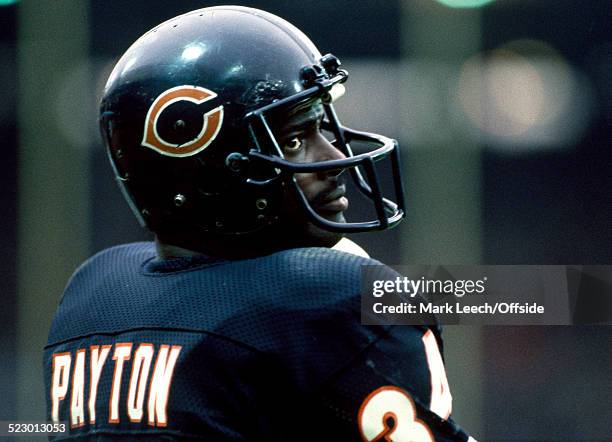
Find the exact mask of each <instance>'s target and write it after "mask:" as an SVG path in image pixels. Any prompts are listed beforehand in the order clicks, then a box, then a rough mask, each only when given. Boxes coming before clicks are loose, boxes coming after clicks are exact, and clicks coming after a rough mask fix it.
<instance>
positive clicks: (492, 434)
mask: <svg viewBox="0 0 612 442" xmlns="http://www.w3.org/2000/svg"><path fill="white" fill-rule="evenodd" d="M26 3H28V4H30V5H31V4H32V3H31V2H22V3H16V4H12V5H6V6H0V22H1V23H2V26H0V60H1V66H2V67H1V69H0V82H1V84H2V86H1V87H0V100H1V103H2V106H1V108H0V139H1V140H2V147H3V152H4V155H3V161H1V162H0V177H1V179H2V185H1V189H2V191H1V192H0V201H1V202H2V207H3V214H2V216H1V217H0V238H1V244H2V247H1V253H2V259H1V260H0V275H1V276H2V278H1V283H0V284H1V285H0V288H1V290H2V296H3V298H2V301H3V302H2V307H1V308H0V324H2V326H1V329H0V353H1V354H3V355H15V357H3V358H2V359H1V361H0V397H2V401H0V420H9V419H16V418H20V419H35V418H39V412H40V409H41V408H40V407H38V408H36V407H34V408H36V409H35V410H34V409H32V411H31V412H30V411H29V410H30V409H29V408H28V405H27V404H26V405H23V404H25V403H26V402H27V401H25V399H24V398H23V396H24V395H25V394H26V393H27V392H28V391H29V392H30V393H29V394H30V395H34V396H35V395H36V394H40V398H39V399H38V398H36V397H34V399H32V401H33V402H34V403H36V402H41V401H42V400H43V396H42V392H40V393H37V390H36V388H35V387H31V389H30V390H28V388H27V387H24V385H25V384H28V385H30V384H31V385H33V386H37V385H39V384H37V382H39V380H37V379H34V377H35V374H32V373H36V370H38V368H36V369H35V370H34V371H31V370H30V371H28V370H24V369H23V366H24V365H28V364H30V365H31V364H32V363H36V359H35V354H36V352H37V351H38V350H37V348H40V346H42V345H43V344H44V341H40V336H42V335H44V334H45V331H44V330H46V328H47V327H48V324H49V321H50V317H51V313H52V312H51V310H52V308H51V309H49V308H45V309H43V313H42V314H41V317H42V318H43V319H42V320H41V321H40V322H39V323H38V325H36V324H34V323H33V322H32V318H33V317H35V316H34V315H33V313H32V311H33V310H36V309H37V307H36V306H37V305H38V304H37V303H36V302H35V300H36V299H37V298H36V297H37V296H40V297H41V298H42V297H46V299H49V298H50V299H51V301H50V302H49V305H55V304H56V303H57V300H58V299H59V296H60V293H61V286H59V287H57V288H55V287H54V288H53V289H50V292H48V293H33V291H32V289H31V288H28V286H27V284H25V283H24V282H23V281H24V280H26V281H27V280H28V279H29V278H36V277H37V275H36V272H33V271H31V269H30V268H29V266H28V264H27V263H28V262H29V261H27V260H26V261H24V260H21V261H20V258H19V257H20V256H24V255H27V254H28V253H32V250H30V249H31V247H29V246H28V247H26V246H24V244H29V243H28V242H27V241H26V240H24V238H25V237H27V236H28V235H29V233H28V232H29V230H28V229H29V228H28V227H27V226H28V225H29V224H28V223H29V222H30V221H31V220H30V219H29V218H30V217H31V216H32V215H30V213H31V212H28V211H27V210H19V208H20V207H24V204H27V200H28V198H29V197H30V194H29V193H28V192H30V190H27V189H24V186H20V185H19V184H18V183H21V182H23V178H24V174H26V173H30V172H28V169H27V164H26V166H24V162H23V161H22V160H23V158H27V157H28V155H29V154H32V149H35V147H32V144H26V143H24V142H23V139H24V138H23V136H22V135H20V132H19V130H18V128H24V127H30V126H31V125H32V124H34V125H36V124H37V122H36V121H35V122H32V121H20V118H22V119H23V115H24V113H23V112H22V111H20V110H19V103H21V101H20V100H19V97H23V96H24V94H25V92H26V91H24V88H25V87H28V86H27V85H28V84H29V83H27V81H25V80H23V77H25V76H26V75H27V72H25V73H24V70H23V69H24V67H23V66H24V64H23V61H20V60H21V59H20V58H19V56H18V54H20V53H22V52H20V51H22V47H21V46H20V45H21V43H20V42H22V41H23V40H24V39H25V37H19V35H23V33H20V31H21V30H22V29H23V27H24V26H27V25H26V23H27V22H24V20H27V15H26V14H25V12H23V11H24V9H23V8H24V6H25V4H26ZM60 3H61V2H60ZM68 3H70V2H68V1H66V4H68ZM81 3H82V4H86V5H87V6H86V7H85V8H84V11H86V13H85V16H84V17H81V18H80V19H79V20H81V22H82V25H83V26H84V29H85V30H86V31H87V32H86V34H79V35H80V37H78V36H74V37H70V33H69V32H68V33H67V35H68V37H66V38H68V39H71V38H83V39H85V48H86V56H85V57H80V58H79V57H77V58H75V60H74V63H73V69H71V68H70V63H68V67H67V68H65V72H64V74H63V78H65V81H64V82H62V81H59V82H56V83H52V84H50V86H52V89H54V90H55V91H56V92H57V97H55V98H54V100H56V102H57V105H54V106H52V107H51V108H50V109H48V110H46V111H45V114H44V115H41V116H40V118H41V119H42V118H50V119H51V120H52V121H53V124H54V125H55V126H54V127H58V131H59V132H60V133H62V134H63V135H62V136H64V137H66V138H67V139H69V141H70V142H71V143H72V144H73V145H78V146H79V147H78V149H81V150H80V151H79V152H80V153H79V157H80V158H84V160H83V163H82V164H83V165H84V171H83V172H84V175H86V176H87V177H88V178H87V180H86V181H82V180H81V181H78V180H77V178H76V176H75V184H74V185H75V186H84V187H83V188H84V192H85V195H86V201H87V202H86V203H84V204H85V206H83V205H82V204H81V206H79V207H81V209H82V208H83V207H85V210H86V213H87V217H85V219H83V223H85V224H86V225H85V227H84V231H86V232H87V235H86V238H78V237H73V238H71V236H70V235H69V234H67V235H65V238H67V239H66V241H69V242H79V243H80V244H82V250H84V254H85V256H86V255H89V254H92V253H94V252H96V251H98V250H100V249H102V248H105V247H108V246H111V245H114V244H118V243H122V242H127V241H135V240H143V239H145V240H146V239H149V238H150V235H149V234H148V233H146V232H143V231H142V230H141V229H140V227H139V226H138V225H137V223H136V221H135V220H134V219H133V218H132V216H131V213H130V212H129V209H128V207H127V204H126V203H125V202H124V201H123V200H122V198H121V195H120V193H119V191H118V189H117V188H116V185H115V183H114V181H113V177H112V175H111V171H110V168H109V167H108V164H107V159H106V154H105V152H104V150H103V147H102V145H101V143H100V140H99V139H98V136H97V132H96V121H95V120H96V117H97V116H96V102H97V98H98V96H99V94H100V93H101V88H102V85H103V84H104V80H105V77H106V76H107V75H108V73H109V72H110V68H111V67H112V65H113V63H114V62H115V61H116V60H117V58H118V57H119V56H120V55H121V54H122V52H123V51H124V50H125V49H127V47H128V46H129V44H131V42H133V41H134V40H135V39H136V38H137V37H138V36H140V35H141V34H142V33H144V32H145V31H147V30H148V29H150V28H151V27H153V26H154V25H155V24H157V23H159V22H161V21H163V20H166V19H168V18H170V17H172V16H175V15H177V14H179V13H182V12H186V11H189V10H191V9H196V8H200V7H205V6H209V5H212V3H211V2H207V1H193V0H184V1H181V2H167V1H161V0H132V1H129V2H127V1H119V0H104V1H102V0H91V1H90V2H89V3H85V2H81ZM241 4H243V5H247V6H255V7H260V8H263V9H266V10H268V11H270V12H273V13H276V14H278V15H281V16H282V17H284V18H286V19H288V20H289V21H291V22H292V23H294V24H295V25H297V26H298V27H299V28H301V29H302V30H303V31H305V32H306V33H307V34H308V35H309V36H311V38H312V39H313V41H314V42H315V43H316V44H317V45H318V46H319V47H320V48H321V50H322V52H328V51H332V52H333V53H334V54H336V55H338V56H339V57H340V58H341V59H342V60H343V61H344V63H345V66H346V67H347V68H348V69H349V72H350V73H351V75H352V78H351V80H350V82H349V92H348V94H347V97H346V99H347V101H348V103H350V105H348V104H346V105H344V107H343V105H342V103H339V105H338V107H339V109H340V111H343V113H342V116H344V118H345V120H346V121H348V122H350V123H351V124H353V125H360V126H365V128H367V129H371V130H380V131H382V132H383V133H388V134H389V135H390V136H393V137H395V138H398V139H399V140H400V143H401V145H402V150H403V153H404V159H405V172H406V174H407V175H408V176H410V177H415V176H416V177H419V179H418V180H417V183H416V184H417V185H415V186H413V187H411V188H407V189H406V190H407V197H408V203H409V207H410V210H411V211H410V213H409V216H408V220H407V222H405V223H404V224H403V225H402V226H401V227H400V228H398V229H395V230H394V231H392V232H387V233H384V234H375V235H358V236H356V240H357V241H358V242H359V243H360V244H362V245H363V246H364V247H365V248H366V249H367V250H369V251H370V252H371V254H372V255H373V256H374V257H376V258H378V259H381V260H382V261H385V262H388V263H414V262H430V261H431V260H432V259H433V260H434V261H435V262H436V263H440V264H445V263H447V264H452V263H462V262H465V263H483V264H612V228H611V227H612V226H611V222H610V220H612V191H611V189H612V173H611V172H610V170H611V167H610V166H611V164H612V149H611V148H610V147H611V143H610V140H611V139H612V125H611V124H610V123H611V121H612V106H611V104H610V103H612V80H611V79H612V31H611V30H610V22H611V21H612V20H611V18H612V17H611V13H610V3H609V2H607V1H605V0H586V1H581V2H574V1H569V0H562V1H558V0H557V1H553V0H533V1H528V2H527V1H524V2H517V1H510V0H499V1H496V2H495V1H494V2H491V3H490V4H488V5H485V6H484V7H482V8H480V9H469V10H464V9H452V8H448V7H445V6H442V5H440V4H438V3H436V2H435V1H434V0H418V1H409V0H405V1H400V0H386V1H374V0H359V1H351V0H335V1H333V2H327V1H321V0H302V1H286V2H278V1H273V0H268V1H264V0H261V1H243V2H241ZM37 5H38V7H39V8H42V9H43V10H45V8H47V7H48V9H49V12H48V13H49V14H54V13H55V12H56V11H57V6H56V7H55V9H54V7H51V6H50V2H46V1H44V2H38V3H37ZM20 8H22V9H21V10H20ZM426 20H429V21H430V22H428V23H424V21H426ZM67 23H69V21H67ZM28 38H30V39H35V40H36V39H38V40H40V41H45V40H46V39H49V38H52V36H50V35H44V34H41V35H36V34H34V35H33V36H30V37H28ZM25 40H27V39H25ZM458 40H459V41H467V42H469V45H466V46H464V47H463V49H462V50H463V52H461V53H457V52H454V51H453V48H454V47H455V46H453V45H456V44H457V43H456V41H458ZM421 41H425V42H432V43H431V44H432V48H431V49H424V48H423V44H422V43H421ZM69 43H70V44H69ZM72 43H73V42H66V47H72V46H73V45H72ZM58 47H59V48H60V49H61V47H62V44H61V42H60V43H59V45H58ZM441 48H442V49H441ZM444 48H450V49H448V50H445V49H444ZM466 48H467V49H466ZM66 50H67V51H68V50H69V49H66ZM504 51H505V52H504ZM449 54H450V55H449ZM496 63H497V64H496ZM19 66H21V68H20V67H19ZM27 66H30V65H27ZM474 68H475V69H477V72H478V73H479V74H478V75H482V77H478V78H480V79H481V80H483V81H481V82H480V83H479V87H478V88H476V89H474V88H473V87H472V88H470V85H471V84H472V83H470V78H469V77H466V75H467V74H466V72H467V73H470V72H473V69H474ZM470 69H472V70H470ZM373 74H376V75H373ZM351 82H352V83H351ZM72 85H76V86H75V88H76V87H81V89H83V90H85V91H86V94H84V95H83V94H81V95H79V96H80V97H82V96H84V97H86V98H85V99H84V100H81V101H77V100H76V98H75V97H76V96H77V95H78V94H77V95H74V94H72V93H68V92H66V91H67V90H68V91H69V90H71V86H72ZM415 85H418V87H416V86H415ZM532 87H533V88H534V89H530V88H532ZM352 91H359V92H352ZM470 94H471V95H470ZM360 97H362V98H363V97H365V98H366V99H365V100H359V98H360ZM474 97H475V98H474ZM475 101H476V102H478V103H479V104H480V105H481V106H482V108H479V109H476V110H474V109H473V108H472V107H470V106H472V104H473V103H474V102H475ZM353 103H354V104H355V105H353ZM357 103H359V105H357ZM470 103H472V104H470ZM538 109H539V110H538ZM536 111H537V112H536ZM62 112H63V113H66V112H68V116H66V115H63V114H62ZM532 112H533V115H532V114H531V113H532ZM20 115H21V117H20ZM27 115H31V114H27ZM35 118H37V117H35ZM41 127H45V126H44V125H42V126H41ZM24 130H25V129H24ZM389 132H390V133H389ZM51 139H53V138H51ZM42 140H43V141H42V142H41V143H42V144H41V150H40V151H41V152H42V153H44V154H45V155H49V152H50V151H51V152H53V150H57V152H61V151H62V150H66V149H68V150H67V152H71V150H70V149H71V148H70V149H69V148H66V147H65V146H64V145H55V146H52V149H49V146H46V147H43V144H44V143H45V142H44V137H43V138H42ZM458 140H459V141H458ZM68 144H69V143H68ZM25 146H27V149H28V151H27V152H26V151H25V149H26V147H25ZM457 146H459V147H457ZM83 152H85V154H83ZM431 152H433V153H431ZM436 155H439V157H436ZM66 157H67V160H66V161H70V158H71V155H70V154H67V155H66ZM439 158H443V159H448V158H452V159H453V160H452V161H450V160H448V162H445V161H440V160H439ZM63 170H65V169H63V168H62V167H61V165H59V166H57V170H56V171H55V172H54V173H56V174H58V176H59V175H61V174H62V173H63ZM428 173H429V175H428ZM449 176H457V177H458V178H457V179H458V181H457V182H464V181H462V180H463V179H470V180H471V181H470V183H471V184H470V186H471V187H470V186H468V187H469V189H472V190H469V192H470V195H471V196H470V197H469V198H467V199H465V201H469V205H470V207H467V205H466V204H465V203H463V202H462V201H464V200H463V199H461V198H463V194H462V193H460V194H458V196H457V198H455V196H454V195H455V194H454V193H453V192H455V190H456V189H455V188H454V187H453V186H454V184H452V183H450V181H448V180H450V179H451V178H448V177H449ZM422 177H425V178H422ZM30 178H32V179H34V180H35V179H36V177H29V178H28V179H30ZM70 178H71V177H68V178H67V179H70ZM445 180H446V181H445ZM408 182H411V180H408ZM440 182H446V183H448V186H449V187H448V192H447V191H445V190H444V189H445V188H444V187H440ZM468 187H466V188H468ZM439 189H442V190H439ZM460 191H461V192H462V190H461V189H460ZM446 199H448V201H446ZM24 200H26V202H24ZM441 201H442V203H441ZM453 201H455V202H457V201H460V202H458V203H457V207H456V208H454V209H453V211H450V212H449V213H447V214H443V215H439V216H438V215H437V213H438V212H436V210H437V209H436V207H438V206H444V207H453ZM67 207H68V209H66V210H67V211H68V212H66V216H68V215H69V212H70V210H71V209H70V205H67ZM432 213H433V214H434V215H431V214H432ZM466 213H473V214H475V215H474V216H472V217H471V218H469V219H468V220H466V218H465V217H464V216H465V214H466ZM26 214H28V215H27V218H28V219H24V217H26ZM428 214H429V218H427V216H428ZM40 217H41V218H42V219H40V220H39V222H41V223H43V224H45V226H46V228H47V229H49V231H53V230H54V229H63V228H65V227H63V226H64V224H63V223H62V219H61V216H59V218H58V215H56V217H51V218H45V213H44V212H41V213H40ZM443 218H444V219H443ZM424 220H425V221H424ZM20 226H21V227H20ZM445 229H446V230H445ZM439 231H448V232H450V233H448V234H447V235H446V236H445V235H444V234H440V235H438V233H439ZM423 232H424V233H423ZM430 235H431V236H430ZM79 236H82V235H79ZM465 237H469V238H470V240H469V242H466V240H465ZM440 238H443V240H442V239H440ZM37 241H38V242H39V243H40V247H41V248H44V247H45V238H44V237H40V238H38V239H37ZM60 244H61V243H60ZM423 244H428V245H429V249H431V250H432V251H437V252H436V253H433V252H432V254H428V251H427V250H425V249H427V247H425V246H423ZM466 244H468V245H467V246H466ZM470 245H471V248H472V249H473V250H470V251H469V253H468V252H465V250H464V249H465V248H470ZM68 250H70V249H68ZM453 250H455V251H457V250H458V252H453ZM56 253H57V254H59V255H61V254H62V253H71V252H65V251H64V250H62V249H61V247H60V250H57V252H56ZM432 256H434V257H435V259H434V258H432ZM73 257H74V261H75V262H78V261H79V260H80V259H81V256H78V259H77V257H76V255H75V256H73ZM457 261H459V262H457ZM20 262H21V263H22V264H19V263H20ZM24 262H25V264H23V263H24ZM66 267H70V266H66ZM41 268H42V269H43V270H42V271H44V269H45V265H44V263H43V265H42V266H41ZM73 269H74V266H71V267H70V269H68V268H65V269H63V270H61V271H59V276H58V279H61V280H62V281H65V279H66V277H67V275H68V274H69V273H70V272H71V271H72V270H73ZM37 271H40V270H37ZM49 271H50V270H49ZM54 272H56V273H58V271H56V270H54ZM64 273H66V275H64ZM20 281H22V282H20ZM24 299H25V301H24ZM28 300H29V301H28ZM32 300H34V302H32ZM40 305H41V306H42V305H43V304H40ZM24 306H25V307H24ZM41 308H42V307H41ZM36 326H38V327H40V328H41V329H42V332H41V333H40V334H39V335H37V336H38V337H37V338H36V339H34V338H32V339H30V338H28V336H30V335H29V334H28V330H30V329H31V328H32V327H36ZM24 330H25V331H24ZM447 333H449V339H450V342H452V343H453V347H454V348H455V350H454V351H453V352H452V358H450V359H449V358H448V356H447V365H448V370H449V376H451V387H452V388H454V391H455V409H456V410H457V415H458V416H460V417H462V418H464V422H468V423H469V424H466V426H467V427H468V429H470V430H472V431H474V432H475V436H476V437H477V438H479V439H483V440H490V439H533V440H541V439H544V438H546V439H559V440H577V439H582V440H594V439H597V440H603V439H612V430H611V428H612V426H611V425H610V422H612V407H610V397H612V380H611V376H610V375H611V374H612V357H611V356H610V355H611V354H612V353H611V352H610V350H611V349H612V345H611V338H612V329H610V328H609V327H605V326H601V327H577V326H573V327H483V328H481V329H478V330H476V331H473V330H471V331H469V333H468V334H470V333H471V334H470V336H472V337H471V338H469V339H468V340H466V341H465V342H462V341H461V339H457V338H453V336H463V335H462V333H464V331H462V330H459V331H457V330H454V329H452V328H451V330H449V332H447ZM474 333H475V334H474ZM20 336H21V337H20ZM24 336H25V337H24ZM28 346H29V347H31V348H33V349H34V350H33V353H32V356H31V357H30V358H29V359H28V357H27V355H28V354H29V353H27V352H24V350H23V347H28ZM462 346H465V347H462ZM20 355H22V356H20ZM23 355H26V356H23ZM19 358H21V359H19ZM24 358H25V359H24ZM470 360H471V362H470ZM20 361H21V362H20ZM32 361H34V362H32ZM466 361H467V362H466ZM474 361H475V362H474ZM468 362H470V363H471V364H472V365H470V363H468ZM466 364H467V365H466ZM464 366H470V367H476V371H474V372H470V370H471V369H465V368H464ZM20 373H21V374H20ZM464 384H465V385H464ZM468 384H469V385H471V387H469V386H468ZM457 392H460V393H457ZM471 392H475V393H473V394H474V397H472V396H471V394H472V393H471ZM461 393H463V394H461ZM41 403H42V402H41ZM20 404H22V405H20ZM471 404H473V406H472V405H471ZM459 406H460V407H461V409H459V408H458V407H459ZM42 409H44V404H43V407H42ZM460 423H461V419H460Z"/></svg>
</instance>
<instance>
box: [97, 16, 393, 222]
mask: <svg viewBox="0 0 612 442" xmlns="http://www.w3.org/2000/svg"><path fill="white" fill-rule="evenodd" d="M346 79H347V72H346V71H345V70H343V69H342V68H341V65H340V61H339V60H338V58H336V57H334V56H333V55H331V54H328V55H325V56H321V54H320V53H319V51H318V50H317V48H316V47H315V46H314V45H313V43H312V42H311V41H310V40H309V39H308V38H307V37H306V36H305V35H304V34H303V33H302V32H301V31H300V30H298V29H297V28H296V27H294V26H293V25H291V24H290V23H288V22H287V21H285V20H283V19H281V18H279V17H277V16H275V15H272V14H269V13H267V12H264V11H260V10H257V9H252V8H245V7H238V6H219V7H212V8H205V9H200V10H196V11H192V12H189V13H187V14H184V15H181V16H178V17H175V18H173V19H171V20H168V21H166V22H164V23H162V24H160V25H159V26H157V27H155V28H154V29H152V30H150V31H149V32H147V33H146V34H145V35H143V36H142V37H141V38H139V39H138V40H137V41H136V42H135V43H134V44H133V45H132V46H131V47H130V48H129V49H128V50H127V51H126V53H125V54H124V55H123V56H122V57H121V59H120V60H119V62H118V63H117V65H116V66H115V68H114V70H113V71H112V73H111V75H110V78H109V79H108V83H107V84H106V88H105V90H104V96H103V98H102V103H101V110H100V126H101V131H102V135H103V138H104V140H105V143H106V145H107V147H108V153H109V157H110V161H111V164H112V165H113V169H114V172H115V174H116V177H117V179H118V181H119V184H120V187H121V188H122V190H123V192H124V195H125V196H126V198H127V200H128V202H129V203H130V206H131V207H132V209H133V211H134V212H135V214H136V216H137V217H138V219H139V220H140V221H141V223H142V224H143V225H146V226H148V227H149V228H150V229H151V230H152V231H154V232H159V231H168V230H172V229H181V228H183V227H185V226H189V228H194V227H195V228H196V229H198V230H200V231H205V232H211V233H218V234H244V233H249V232H255V231H257V230H259V229H262V228H263V227H265V226H270V225H274V224H275V223H278V222H282V210H281V207H282V205H283V204H284V201H286V198H287V195H290V197H292V198H295V200H296V201H297V204H298V205H299V207H301V208H302V210H303V212H304V215H305V216H306V217H307V218H308V219H309V220H310V221H311V222H312V223H313V224H315V225H317V226H319V227H320V228H323V229H326V230H329V231H332V232H364V231H370V230H383V229H387V228H389V227H393V226H395V225H396V224H397V223H398V222H399V221H400V220H401V219H402V218H403V217H404V202H403V192H402V184H401V178H400V164H399V147H398V144H397V142H396V141H395V140H392V139H389V138H387V137H384V136H382V135H377V134H372V133H366V132H361V131H355V130H352V129H349V128H346V127H344V126H342V125H341V124H340V122H339V120H338V118H337V116H336V113H335V111H334V108H333V106H332V101H333V99H334V96H336V95H338V94H339V93H340V92H341V89H342V88H343V83H344V82H345V81H346ZM311 103H312V104H313V105H314V104H315V103H316V104H317V105H321V104H322V106H323V108H324V111H325V118H324V121H323V123H322V130H325V131H328V132H329V133H330V134H332V135H331V138H333V141H332V143H333V145H334V146H335V147H336V148H337V149H339V150H340V151H341V152H342V153H343V154H344V155H345V156H346V159H337V160H328V161H321V162H314V163H295V162H290V161H287V160H285V159H284V157H283V152H282V149H281V148H280V147H279V140H278V139H277V136H276V135H275V130H274V127H275V121H278V120H279V119H281V120H282V118H283V116H284V117H285V118H286V116H287V115H288V114H289V113H290V112H291V111H292V110H294V109H296V108H302V107H304V106H308V105H309V104H311ZM351 142H359V143H362V144H365V145H367V146H368V149H369V151H367V152H366V153H360V154H356V155H354V154H353V152H352V150H351V145H350V143H351ZM383 159H386V160H388V161H390V164H391V167H390V170H391V171H392V173H393V182H394V189H393V191H394V193H395V195H393V196H392V198H393V200H392V199H388V198H386V197H385V196H384V195H383V194H382V193H383V192H382V190H381V186H380V184H379V180H378V176H377V166H376V163H377V162H378V161H380V160H383ZM337 170H344V171H347V172H348V173H350V176H351V178H352V179H353V180H354V182H355V184H356V187H357V189H358V190H359V192H361V193H362V194H363V195H365V196H366V197H367V199H368V200H369V201H371V204H372V207H373V209H374V210H373V211H372V213H375V214H376V215H375V216H374V218H375V219H371V220H363V221H354V222H334V221H330V220H329V219H326V218H324V217H323V216H321V215H320V214H318V213H317V212H316V211H315V210H314V209H313V208H312V207H311V205H310V204H309V202H308V200H307V198H306V197H305V195H304V193H303V192H302V190H301V189H300V187H299V186H298V185H297V183H296V180H295V177H294V174H296V173H312V172H322V173H325V172H327V171H337Z"/></svg>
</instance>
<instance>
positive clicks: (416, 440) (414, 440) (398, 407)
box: [358, 330, 452, 442]
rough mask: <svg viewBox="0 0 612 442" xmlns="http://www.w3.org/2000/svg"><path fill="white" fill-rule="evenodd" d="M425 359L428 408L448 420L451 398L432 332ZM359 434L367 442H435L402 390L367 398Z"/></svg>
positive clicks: (388, 388) (425, 342)
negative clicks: (429, 399)
mask: <svg viewBox="0 0 612 442" xmlns="http://www.w3.org/2000/svg"><path fill="white" fill-rule="evenodd" d="M422 339H423V345H424V347H425V356H426V358H427V364H428V365H429V372H430V374H431V403H430V406H429V408H430V409H431V411H433V412H434V413H436V414H437V415H438V416H440V417H442V418H444V419H447V418H448V417H449V416H450V414H451V409H452V397H451V394H450V389H449V387H448V380H447V378H446V372H445V370H444V363H443V362H442V355H440V350H439V349H438V343H437V342H436V338H435V336H434V334H433V333H432V332H431V330H428V331H427V332H426V333H425V334H424V335H423V338H422ZM358 422H359V431H360V432H361V437H362V438H363V440H364V441H367V442H371V441H378V440H384V441H387V442H434V441H435V438H434V437H433V434H432V433H431V430H430V429H429V427H428V426H427V425H426V424H425V423H424V422H422V421H421V420H419V419H418V418H417V414H416V407H415V405H414V401H413V400H412V398H411V397H410V395H409V394H408V393H407V392H406V391H404V390H402V389H401V388H399V387H395V386H385V387H381V388H379V389H377V390H375V391H373V392H372V393H370V394H369V395H368V397H366V399H365V400H364V401H363V404H362V405H361V408H360V410H359V417H358Z"/></svg>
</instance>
